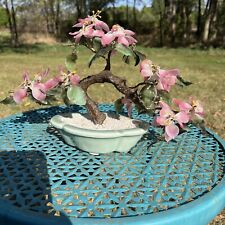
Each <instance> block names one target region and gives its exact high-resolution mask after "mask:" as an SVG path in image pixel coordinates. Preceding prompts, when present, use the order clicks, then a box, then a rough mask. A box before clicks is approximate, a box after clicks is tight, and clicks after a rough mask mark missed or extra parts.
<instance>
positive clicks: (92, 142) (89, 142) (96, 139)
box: [50, 114, 148, 154]
mask: <svg viewBox="0 0 225 225" xmlns="http://www.w3.org/2000/svg"><path fill="white" fill-rule="evenodd" d="M74 116H75V114H70V116H69V117H68V115H56V116H54V117H52V118H51V120H50V124H51V125H52V126H53V127H55V128H56V129H57V130H58V131H59V132H60V133H61V135H62V137H63V139H64V140H65V142H66V143H67V144H69V145H71V146H74V147H77V148H79V149H81V150H83V151H87V152H89V153H94V154H99V153H110V152H114V151H116V152H128V151H129V150H130V149H131V148H132V147H133V146H135V145H136V143H137V142H138V141H139V140H140V139H141V137H142V136H143V134H145V133H147V131H148V124H147V123H146V122H143V121H139V120H132V123H133V124H134V125H135V126H133V127H132V128H127V129H113V130H107V129H91V128H90V126H88V127H84V128H82V127H78V126H76V125H75V124H74V123H72V122H71V120H70V119H68V118H71V119H73V117H74ZM127 119H128V118H127ZM130 120H131V119H130Z"/></svg>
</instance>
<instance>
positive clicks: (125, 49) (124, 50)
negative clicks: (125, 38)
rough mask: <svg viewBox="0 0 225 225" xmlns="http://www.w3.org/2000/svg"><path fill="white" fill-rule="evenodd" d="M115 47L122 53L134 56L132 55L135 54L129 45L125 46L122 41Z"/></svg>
mask: <svg viewBox="0 0 225 225" xmlns="http://www.w3.org/2000/svg"><path fill="white" fill-rule="evenodd" d="M115 49H116V50H117V51H118V52H120V53H122V54H123V55H125V56H132V55H133V51H132V50H131V49H130V48H129V47H127V46H124V45H122V44H120V43H118V44H116V47H115Z"/></svg>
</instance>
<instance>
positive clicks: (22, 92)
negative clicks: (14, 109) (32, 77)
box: [13, 88, 27, 104]
mask: <svg viewBox="0 0 225 225" xmlns="http://www.w3.org/2000/svg"><path fill="white" fill-rule="evenodd" d="M26 97H27V90H26V89H24V88H20V89H18V90H16V91H15V92H14V93H13V100H14V101H15V102H16V103H17V104H19V103H21V102H22V101H23V100H24V98H26Z"/></svg>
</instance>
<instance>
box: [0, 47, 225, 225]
mask: <svg viewBox="0 0 225 225" xmlns="http://www.w3.org/2000/svg"><path fill="white" fill-rule="evenodd" d="M139 50H142V51H144V52H145V54H146V55H147V56H148V57H149V58H150V59H151V60H152V61H153V62H154V63H156V64H159V65H160V66H161V68H179V69H180V71H181V73H182V75H183V77H184V78H185V79H187V80H190V81H192V82H193V83H194V84H193V85H191V86H189V87H187V88H180V87H176V88H175V90H173V91H172V97H173V96H174V97H179V98H188V96H190V95H191V96H196V97H197V98H198V99H200V100H201V101H202V102H203V104H204V107H205V111H206V125H207V127H209V128H211V129H212V130H213V131H215V132H216V133H218V134H219V135H220V136H221V137H222V138H224V139H225V132H224V131H225V87H224V84H225V50H207V51H202V50H191V49H167V48H162V49H151V48H141V47H140V48H139ZM69 52H70V49H69V47H65V46H62V45H54V46H48V45H43V44H39V45H30V46H29V45H23V46H22V47H21V48H19V49H14V50H13V49H11V48H9V47H8V46H7V45H6V46H3V45H2V46H0V99H1V98H4V97H5V96H6V95H7V92H8V91H9V90H12V89H14V88H15V87H16V86H17V85H19V84H20V82H21V77H22V74H23V72H24V71H25V70H28V71H30V73H31V74H36V73H37V72H39V71H41V70H42V69H45V68H48V67H49V68H51V74H52V75H56V74H57V67H58V66H59V65H64V59H65V56H66V55H67V54H68V53H69ZM89 57H90V55H89V54H88V52H87V50H84V49H80V50H79V60H78V64H77V72H78V73H79V74H80V75H81V76H82V77H84V76H86V75H88V74H89V75H90V74H93V73H96V72H98V71H99V70H101V69H102V68H103V67H104V64H103V61H101V60H99V61H97V62H96V63H95V64H94V65H93V67H92V68H91V69H88V68H87V61H88V59H89ZM112 66H113V68H112V71H113V73H114V74H117V75H119V76H121V77H125V78H127V79H129V84H130V85H132V84H135V83H136V82H137V81H140V80H141V76H140V73H139V67H134V66H129V65H126V64H124V63H123V62H121V61H120V60H119V59H118V58H116V57H113V60H112ZM90 95H91V96H92V97H93V98H94V99H96V100H97V101H99V102H113V101H114V100H116V99H117V98H118V97H119V96H120V95H119V94H118V93H117V92H116V91H115V90H114V88H113V87H112V86H110V85H108V84H100V85H95V86H93V87H91V88H90ZM38 107H39V106H38V105H35V104H27V103H23V104H21V105H18V106H4V105H0V117H6V116H8V115H10V114H13V113H16V112H20V111H26V110H29V109H34V108H38ZM221 216H222V217H224V216H223V215H221ZM217 218H218V221H217V220H214V221H213V222H212V224H213V225H216V224H218V225H219V224H224V218H222V219H221V218H219V217H217Z"/></svg>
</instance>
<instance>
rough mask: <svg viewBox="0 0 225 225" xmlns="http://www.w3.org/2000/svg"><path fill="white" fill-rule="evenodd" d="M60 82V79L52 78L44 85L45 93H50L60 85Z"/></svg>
mask: <svg viewBox="0 0 225 225" xmlns="http://www.w3.org/2000/svg"><path fill="white" fill-rule="evenodd" d="M59 82H60V79H59V78H58V77H55V78H52V79H50V80H48V81H46V82H45V83H44V85H45V88H44V89H45V91H48V90H50V89H52V88H54V87H56V86H57V85H58V84H59Z"/></svg>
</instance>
